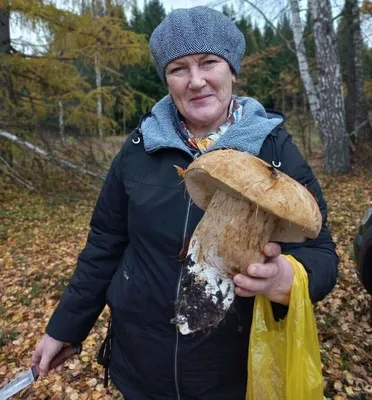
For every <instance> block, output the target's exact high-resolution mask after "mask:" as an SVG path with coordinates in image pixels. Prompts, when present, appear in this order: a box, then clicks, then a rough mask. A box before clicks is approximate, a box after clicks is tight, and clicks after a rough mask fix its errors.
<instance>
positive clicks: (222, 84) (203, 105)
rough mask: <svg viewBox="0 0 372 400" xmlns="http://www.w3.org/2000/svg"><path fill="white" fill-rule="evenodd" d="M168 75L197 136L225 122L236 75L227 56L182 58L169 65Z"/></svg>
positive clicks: (188, 122)
mask: <svg viewBox="0 0 372 400" xmlns="http://www.w3.org/2000/svg"><path fill="white" fill-rule="evenodd" d="M165 76H166V79H167V84H168V89H169V93H170V94H171V96H172V97H173V100H174V102H175V104H176V106H177V109H178V111H179V112H180V113H181V114H182V115H183V117H184V118H185V120H186V123H187V125H188V128H189V129H190V130H191V132H192V133H193V134H194V135H195V136H200V134H201V133H204V134H205V133H207V132H208V131H211V130H215V129H216V128H218V126H220V125H221V124H222V123H223V122H225V120H226V118H227V109H228V106H229V104H230V101H231V95H232V85H233V82H235V76H234V75H233V73H232V72H231V70H230V66H229V64H228V63H227V62H226V61H225V60H224V59H222V58H220V57H218V56H215V55H212V54H196V55H191V56H185V57H181V58H178V59H177V60H174V61H172V62H171V63H169V64H168V65H167V67H166V70H165ZM198 134H199V135H198Z"/></svg>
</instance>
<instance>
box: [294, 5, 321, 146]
mask: <svg viewBox="0 0 372 400" xmlns="http://www.w3.org/2000/svg"><path fill="white" fill-rule="evenodd" d="M289 6H290V9H291V15H292V29H293V37H294V41H295V44H296V54H297V59H298V66H299V69H300V74H301V78H302V81H303V83H304V86H305V90H306V95H307V98H308V101H309V106H310V110H311V113H312V115H313V118H314V120H315V124H316V125H317V126H318V125H319V100H318V96H317V92H316V88H315V85H314V82H313V78H312V77H311V75H310V70H309V64H308V62H307V58H306V50H305V44H304V38H303V26H302V22H301V17H300V7H299V4H298V0H289ZM321 139H322V137H321Z"/></svg>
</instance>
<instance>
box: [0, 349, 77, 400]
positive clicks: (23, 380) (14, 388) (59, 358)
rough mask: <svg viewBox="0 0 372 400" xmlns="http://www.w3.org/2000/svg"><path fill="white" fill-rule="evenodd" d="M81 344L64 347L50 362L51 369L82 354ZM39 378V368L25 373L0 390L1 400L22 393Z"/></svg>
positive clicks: (32, 368) (33, 368)
mask: <svg viewBox="0 0 372 400" xmlns="http://www.w3.org/2000/svg"><path fill="white" fill-rule="evenodd" d="M81 349H82V346H81V343H78V344H75V345H69V346H66V347H64V348H63V349H62V350H61V351H60V352H59V353H58V354H57V355H56V356H55V357H54V358H53V359H52V361H51V362H50V364H49V369H53V368H56V367H58V365H61V364H63V363H64V362H65V361H66V360H68V359H69V358H70V357H72V356H73V355H75V354H80V353H81ZM38 377H39V370H38V368H37V367H31V368H30V369H29V370H28V371H27V372H23V373H21V374H20V375H18V376H17V377H16V378H15V379H13V380H12V381H11V382H10V383H8V384H7V385H6V386H5V387H4V388H3V389H1V390H0V400H7V399H9V397H11V396H13V395H14V394H16V393H18V392H20V391H21V390H22V389H24V388H25V387H27V386H29V385H31V384H33V383H34V382H36V380H37V378H38Z"/></svg>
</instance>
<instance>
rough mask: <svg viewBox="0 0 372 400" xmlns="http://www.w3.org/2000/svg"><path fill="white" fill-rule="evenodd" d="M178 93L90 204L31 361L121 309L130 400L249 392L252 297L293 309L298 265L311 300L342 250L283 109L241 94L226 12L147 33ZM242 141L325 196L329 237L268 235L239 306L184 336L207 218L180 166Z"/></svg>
mask: <svg viewBox="0 0 372 400" xmlns="http://www.w3.org/2000/svg"><path fill="white" fill-rule="evenodd" d="M150 46H151V51H152V54H153V57H154V62H155V65H156V67H157V71H158V73H159V75H160V77H161V79H162V80H163V81H164V83H165V84H166V85H167V86H168V89H169V96H166V97H165V98H164V99H162V100H161V101H160V102H159V103H157V104H156V105H155V106H154V108H153V110H152V112H151V113H150V114H148V115H146V116H145V117H144V118H143V119H142V120H141V122H140V124H139V126H138V128H137V129H136V130H135V131H134V132H133V134H132V136H131V137H130V138H129V139H128V140H127V141H126V142H125V144H124V146H123V148H122V150H121V151H120V153H119V154H118V155H117V156H116V158H115V160H114V161H113V164H112V166H111V169H110V171H109V173H108V176H107V178H106V181H105V183H104V186H103V189H102V192H101V194H100V196H99V199H98V202H97V204H96V207H95V209H94V213H93V217H92V220H91V231H90V233H89V236H88V241H87V244H86V247H85V249H84V250H83V251H82V253H81V254H80V256H79V260H78V265H77V269H76V271H75V273H74V275H73V276H72V278H71V281H70V283H69V285H68V287H67V288H66V291H65V293H64V295H63V297H62V299H61V301H60V304H59V305H58V307H57V309H56V310H55V312H54V314H53V316H52V317H51V320H50V322H49V324H48V326H47V329H46V332H47V334H46V335H45V336H44V337H43V338H42V340H41V341H40V343H39V344H38V346H37V348H36V351H35V353H34V355H33V358H32V364H33V365H38V366H39V368H40V371H41V373H42V374H43V375H46V374H47V373H48V364H49V361H50V360H51V359H52V358H53V356H54V355H55V354H57V353H58V352H59V351H60V349H61V348H62V346H63V345H64V343H76V342H80V341H83V340H84V339H85V338H86V336H87V335H88V333H89V331H90V330H91V328H92V326H93V325H94V323H95V321H96V319H97V317H98V315H99V314H100V312H101V311H102V309H103V307H104V305H105V304H106V303H108V304H109V306H110V308H111V311H112V336H111V355H110V375H111V378H112V380H113V382H114V383H115V385H116V386H117V388H118V389H119V390H120V391H121V392H122V394H123V395H124V396H125V399H126V400H147V399H156V400H160V399H164V400H165V399H172V400H174V399H183V400H191V399H202V400H209V399H213V400H218V399H221V400H222V399H223V400H226V399H229V400H243V399H245V391H246V382H247V376H246V375H247V371H246V369H247V347H248V339H249V331H250V325H251V320H252V309H253V302H254V296H255V295H256V294H257V293H261V294H263V295H264V296H266V297H267V298H268V299H270V300H272V301H273V308H274V310H275V313H276V317H277V318H280V317H283V316H284V315H285V313H286V306H287V305H288V304H289V301H290V291H291V286H292V282H293V275H294V273H293V268H292V266H291V263H290V261H289V260H288V259H287V258H286V256H285V255H288V254H290V255H292V256H294V257H295V258H296V259H297V260H298V261H300V262H301V263H302V264H303V266H304V268H305V269H306V271H307V272H308V276H309V290H310V296H311V299H312V301H317V300H320V299H322V298H323V297H324V296H326V295H327V293H328V292H329V291H330V290H331V289H332V288H333V286H334V285H335V281H336V275H337V263H338V258H337V255H336V253H335V245H334V243H333V242H332V239H331V235H330V233H329V231H328V228H327V226H326V205H325V201H324V198H323V196H322V193H321V189H320V187H319V184H318V182H317V180H316V179H315V177H314V175H313V174H312V171H311V169H310V167H309V166H308V165H307V163H306V162H305V161H304V159H303V158H302V156H301V154H300V153H299V151H298V149H297V148H296V146H295V145H293V144H292V141H291V137H290V136H289V135H288V134H287V133H286V132H285V131H284V130H283V128H282V126H283V124H284V119H283V117H282V116H281V115H280V114H278V113H270V114H269V113H267V112H266V111H265V110H264V108H263V107H262V106H261V105H260V104H259V103H258V102H257V101H255V100H253V99H251V98H239V97H235V96H233V95H232V87H233V83H234V82H235V80H236V77H237V75H238V73H239V69H240V62H241V60H242V57H243V54H244V49H245V43H244V37H243V35H242V34H241V32H240V31H239V30H238V29H237V27H236V25H235V24H234V23H233V22H232V21H231V20H230V19H229V18H227V17H226V16H224V15H223V14H221V13H219V12H218V11H215V10H212V9H209V8H206V7H195V8H191V9H178V10H175V11H172V12H171V13H170V14H169V15H168V16H167V17H166V18H165V19H164V20H163V22H162V23H161V24H160V25H159V26H158V27H157V28H156V29H155V31H154V33H153V35H152V37H151V40H150ZM226 147H228V148H235V149H238V150H240V151H246V152H248V153H251V154H253V155H256V156H258V157H260V158H262V159H263V160H265V161H267V162H269V163H273V164H274V165H275V166H277V167H280V170H282V171H283V172H284V173H286V174H288V175H290V176H292V177H293V178H294V179H296V180H298V181H300V182H301V183H302V184H304V185H307V186H308V187H309V188H310V189H311V190H312V191H313V192H314V193H315V195H316V197H317V199H318V201H319V205H320V208H321V211H322V215H323V227H322V230H321V233H320V235H319V237H318V238H317V239H315V240H308V241H306V242H305V243H301V244H298V243H297V244H282V246H281V247H280V246H279V244H277V243H268V244H267V245H266V246H265V248H264V254H265V256H266V261H265V263H263V264H255V265H247V273H248V276H245V275H244V276H243V275H237V276H235V277H234V282H235V285H236V294H237V295H238V298H237V300H236V301H235V305H234V312H231V313H229V314H228V316H227V317H226V319H225V320H224V321H223V322H222V323H221V324H220V325H219V326H218V328H216V329H212V330H211V332H210V333H209V334H208V335H205V334H203V333H194V334H192V335H181V334H180V333H179V331H178V329H177V327H176V326H175V325H174V324H172V323H171V320H172V319H173V318H174V313H175V311H174V302H175V299H176V298H177V295H178V288H179V281H180V277H181V267H182V264H181V261H180V260H179V254H180V252H181V251H182V249H183V248H184V247H185V245H186V243H187V240H188V239H189V238H190V237H191V235H192V232H193V230H194V229H195V227H196V225H197V224H198V222H199V221H200V219H201V217H202V214H203V212H202V211H201V210H200V209H199V208H197V207H196V206H195V205H192V204H191V202H190V201H189V198H188V195H187V194H186V193H185V190H184V186H183V183H182V181H181V179H180V178H179V177H178V175H177V174H176V172H175V168H174V165H178V166H180V167H181V168H186V167H187V166H188V165H189V164H190V163H191V162H192V161H193V159H194V158H195V157H198V156H199V155H200V154H202V153H203V152H205V151H210V150H213V149H218V148H226Z"/></svg>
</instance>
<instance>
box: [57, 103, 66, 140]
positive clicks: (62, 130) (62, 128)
mask: <svg viewBox="0 0 372 400" xmlns="http://www.w3.org/2000/svg"><path fill="white" fill-rule="evenodd" d="M58 106H59V136H60V138H61V142H62V143H65V120H64V115H63V103H62V101H61V100H59V101H58Z"/></svg>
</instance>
